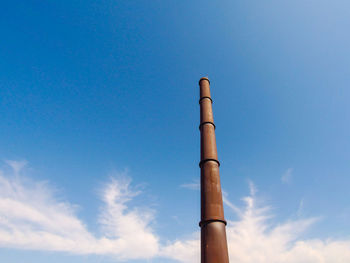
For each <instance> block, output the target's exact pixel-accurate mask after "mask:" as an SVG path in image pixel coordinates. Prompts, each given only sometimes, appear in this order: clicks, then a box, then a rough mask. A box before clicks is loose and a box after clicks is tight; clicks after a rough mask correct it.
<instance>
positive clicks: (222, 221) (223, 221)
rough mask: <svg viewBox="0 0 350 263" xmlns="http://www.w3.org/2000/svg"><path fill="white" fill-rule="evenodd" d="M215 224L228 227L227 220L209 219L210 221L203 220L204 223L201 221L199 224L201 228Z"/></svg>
mask: <svg viewBox="0 0 350 263" xmlns="http://www.w3.org/2000/svg"><path fill="white" fill-rule="evenodd" d="M213 222H220V223H223V224H225V226H226V225H227V222H226V220H222V219H208V220H202V221H200V222H199V226H200V227H203V226H206V225H207V224H209V223H213Z"/></svg>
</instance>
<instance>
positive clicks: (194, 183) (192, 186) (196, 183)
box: [180, 180, 200, 190]
mask: <svg viewBox="0 0 350 263" xmlns="http://www.w3.org/2000/svg"><path fill="white" fill-rule="evenodd" d="M180 187H182V188H187V189H190V190H200V184H199V180H193V181H192V182H191V183H186V184H182V185H180Z"/></svg>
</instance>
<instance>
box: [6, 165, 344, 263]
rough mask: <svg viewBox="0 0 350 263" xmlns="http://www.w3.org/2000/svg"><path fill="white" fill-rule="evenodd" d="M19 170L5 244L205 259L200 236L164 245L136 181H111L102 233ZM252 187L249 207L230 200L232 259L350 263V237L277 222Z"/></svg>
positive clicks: (242, 262) (9, 194) (11, 184)
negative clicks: (136, 201) (308, 233)
mask: <svg viewBox="0 0 350 263" xmlns="http://www.w3.org/2000/svg"><path fill="white" fill-rule="evenodd" d="M10 164H11V163H10ZM15 167H17V168H13V174H8V173H5V172H2V173H1V172H0V246H1V247H11V248H17V249H30V250H50V251H62V252H69V253H74V254H99V255H108V256H112V257H113V258H114V259H115V260H116V261H120V260H131V259H140V260H146V259H152V258H156V257H161V258H163V259H164V261H166V260H167V259H172V260H175V261H178V262H183V263H189V262H191V263H193V262H199V261H200V260H199V255H200V251H199V250H200V249H199V248H200V246H199V245H200V243H199V231H196V232H195V233H192V234H189V235H188V236H187V238H183V239H178V240H175V241H168V243H165V244H164V243H161V242H160V241H159V240H160V238H159V236H158V235H157V234H156V233H155V231H154V229H153V228H152V224H151V222H152V220H153V219H154V216H155V214H154V211H152V210H149V209H145V208H140V207H132V206H131V205H130V201H131V200H132V199H133V198H135V197H136V196H137V195H140V194H141V192H140V191H137V190H134V188H133V187H132V185H131V180H130V178H127V177H124V179H115V178H112V179H111V180H110V181H109V182H108V183H107V184H105V186H104V188H103V190H102V192H101V198H102V201H103V207H102V208H101V213H100V215H99V225H100V227H101V233H102V234H101V235H99V236H97V235H96V234H94V233H91V232H90V231H89V230H88V229H87V227H86V225H85V224H84V223H83V222H82V221H81V220H80V219H79V218H78V216H77V214H76V211H75V210H76V206H74V205H72V204H70V203H68V202H62V201H59V200H60V199H58V198H57V197H56V196H55V194H54V193H55V191H54V190H53V189H52V188H50V186H49V185H48V184H47V183H45V182H35V181H33V180H30V179H28V178H26V177H24V176H20V175H18V174H20V172H21V168H23V165H22V166H18V165H15ZM18 167H19V168H18ZM14 174H17V175H16V176H14ZM249 186H250V194H249V195H248V196H246V197H244V198H242V200H243V202H244V204H245V205H244V206H243V207H239V206H237V205H235V204H233V202H231V201H229V200H228V195H227V194H225V195H224V202H225V204H226V205H227V208H228V209H232V210H233V211H234V212H236V213H237V216H238V219H237V220H235V221H233V220H230V219H229V218H228V226H227V239H228V246H229V254H230V261H231V262H238V263H253V262H254V263H255V262H259V263H265V262H269V263H280V262H285V263H292V262H293V263H328V262H330V263H344V262H350V240H348V239H344V240H334V239H317V238H315V239H303V232H304V231H305V230H307V229H308V228H309V227H310V226H312V225H313V224H314V223H315V222H316V221H317V220H318V219H317V218H305V219H298V220H288V221H286V222H279V223H276V222H275V221H274V219H273V218H274V216H273V213H272V210H271V208H270V207H269V206H267V205H260V204H259V201H260V200H259V198H258V197H257V190H256V187H255V186H254V184H253V183H252V182H250V183H249ZM301 206H302V205H301Z"/></svg>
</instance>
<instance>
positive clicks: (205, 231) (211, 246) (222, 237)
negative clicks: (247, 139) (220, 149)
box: [199, 78, 229, 263]
mask: <svg viewBox="0 0 350 263" xmlns="http://www.w3.org/2000/svg"><path fill="white" fill-rule="evenodd" d="M199 87H200V99H199V104H200V125H199V129H200V133H201V161H200V163H199V166H200V168H201V221H200V223H199V226H200V227H201V263H229V259H228V251H227V241H226V221H225V218H224V208H223V203H222V193H221V186H220V175H219V166H220V163H219V161H218V156H217V149H216V139H215V124H214V119H213V110H212V103H213V101H212V99H211V97H210V81H209V79H208V78H201V79H200V80H199Z"/></svg>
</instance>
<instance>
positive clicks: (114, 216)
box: [0, 162, 158, 260]
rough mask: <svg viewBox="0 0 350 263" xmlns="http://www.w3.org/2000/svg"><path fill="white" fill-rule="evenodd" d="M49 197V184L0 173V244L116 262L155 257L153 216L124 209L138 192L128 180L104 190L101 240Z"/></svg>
mask: <svg viewBox="0 0 350 263" xmlns="http://www.w3.org/2000/svg"><path fill="white" fill-rule="evenodd" d="M10 164H13V162H11V163H10ZM15 167H18V166H17V165H16V166H15ZM19 172H20V169H16V168H14V173H16V174H17V173H19ZM53 193H54V190H53V189H51V188H50V187H49V185H48V184H47V183H43V182H34V181H32V180H29V179H28V178H26V177H23V176H13V175H11V174H7V175H4V174H3V175H0V246H2V247H12V248H20V249H34V250H51V251H65V252H70V253H75V254H106V255H112V256H114V257H115V258H116V259H120V260H122V259H146V258H151V257H154V256H155V255H157V253H158V237H157V236H156V235H155V234H154V233H153V230H152V228H151V226H150V222H151V219H152V218H153V213H152V212H151V211H147V210H146V211H145V210H140V209H138V208H133V209H131V208H129V207H128V205H127V204H128V201H130V200H131V199H132V198H133V197H134V196H136V195H137V194H139V192H138V191H133V190H132V189H131V187H130V180H116V179H111V181H110V182H109V183H108V184H106V186H105V188H104V189H103V191H102V200H103V202H104V207H103V209H102V213H101V215H100V224H101V228H102V233H103V235H102V236H100V237H97V236H95V235H94V234H92V233H90V232H89V231H88V230H87V227H86V226H85V224H84V223H83V222H82V221H81V220H80V219H79V218H78V217H77V215H76V213H75V206H74V205H72V204H69V203H64V202H61V201H58V198H56V197H55V196H54V194H53ZM131 244H132V245H131Z"/></svg>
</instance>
